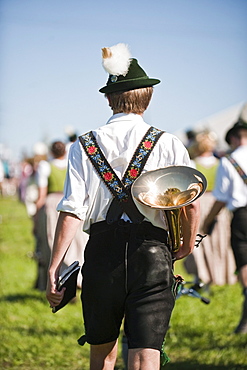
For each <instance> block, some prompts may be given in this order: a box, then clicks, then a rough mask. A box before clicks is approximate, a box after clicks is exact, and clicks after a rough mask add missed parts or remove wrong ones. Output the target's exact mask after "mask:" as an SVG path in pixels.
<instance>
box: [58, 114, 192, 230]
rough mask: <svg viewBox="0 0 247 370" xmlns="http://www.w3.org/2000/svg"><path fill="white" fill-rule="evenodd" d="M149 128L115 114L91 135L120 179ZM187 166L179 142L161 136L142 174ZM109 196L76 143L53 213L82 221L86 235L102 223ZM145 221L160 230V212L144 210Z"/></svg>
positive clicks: (137, 118)
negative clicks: (168, 167)
mask: <svg viewBox="0 0 247 370" xmlns="http://www.w3.org/2000/svg"><path fill="white" fill-rule="evenodd" d="M149 128H150V125H148V124H147V123H145V122H144V120H143V118H142V117H141V116H140V115H137V114H133V113H131V114H123V113H119V114H115V115H113V116H112V117H111V118H110V119H109V121H108V122H107V124H106V125H104V126H101V127H100V128H98V129H97V130H94V131H93V134H94V136H95V138H96V140H97V142H98V145H99V146H100V148H101V150H102V152H103V153H104V155H105V156H106V158H107V160H108V162H109V164H110V165H111V167H112V168H113V170H114V171H115V173H116V175H117V176H118V177H119V178H120V179H121V178H122V176H123V175H124V173H125V170H126V168H127V167H128V164H129V162H130V161H131V158H132V156H133V154H134V152H135V150H136V148H137V146H138V144H139V143H140V141H141V140H142V138H143V136H144V135H145V133H146V132H147V130H148V129H149ZM170 165H187V166H189V165H190V159H189V155H188V153H187V150H186V149H185V147H184V145H183V144H182V143H181V141H180V140H179V139H178V138H177V137H175V136H174V135H172V134H168V133H164V134H163V135H161V137H160V138H159V140H158V142H157V143H156V145H155V147H154V149H153V151H152V152H151V154H150V157H149V158H148V160H147V162H146V164H145V167H144V169H143V171H142V172H143V173H144V172H146V171H150V170H154V169H158V168H162V167H166V166H170ZM110 199H112V195H111V193H110V191H109V190H108V188H107V187H106V186H105V184H104V183H103V181H102V180H101V179H100V177H99V175H98V174H97V172H96V170H95V169H94V168H93V166H92V164H91V162H90V160H89V158H88V157H87V155H86V153H85V151H84V149H83V147H82V145H81V143H80V142H79V140H77V141H76V142H75V143H74V144H73V145H72V147H71V149H70V153H69V160H68V171H67V177H66V181H65V193H64V197H63V199H62V200H61V202H60V203H59V205H58V207H57V210H58V211H63V212H70V213H72V214H75V215H76V216H77V217H78V218H79V219H81V220H84V226H83V229H84V231H86V232H89V229H90V225H91V224H92V223H95V222H99V221H104V220H105V219H106V215H107V211H108V208H109V206H110V202H109V200H110ZM143 214H144V215H145V217H146V218H147V219H148V220H149V221H151V222H152V223H153V225H155V226H158V227H164V225H165V224H164V220H163V216H162V214H163V213H162V212H161V211H159V210H153V209H151V208H150V209H149V208H148V207H144V210H143Z"/></svg>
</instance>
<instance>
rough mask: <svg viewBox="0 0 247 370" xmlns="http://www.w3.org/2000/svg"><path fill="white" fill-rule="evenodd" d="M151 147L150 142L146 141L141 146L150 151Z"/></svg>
mask: <svg viewBox="0 0 247 370" xmlns="http://www.w3.org/2000/svg"><path fill="white" fill-rule="evenodd" d="M152 145H153V144H152V142H151V141H148V140H146V141H144V143H143V146H144V148H145V149H150V148H151V147H152Z"/></svg>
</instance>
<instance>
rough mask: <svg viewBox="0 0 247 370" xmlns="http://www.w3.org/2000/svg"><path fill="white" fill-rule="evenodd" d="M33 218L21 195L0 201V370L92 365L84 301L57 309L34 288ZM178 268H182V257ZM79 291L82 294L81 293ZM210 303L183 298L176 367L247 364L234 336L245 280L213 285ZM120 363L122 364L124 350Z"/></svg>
mask: <svg viewBox="0 0 247 370" xmlns="http://www.w3.org/2000/svg"><path fill="white" fill-rule="evenodd" d="M33 250H34V239H33V236H32V222H31V220H30V219H28V217H27V215H26V211H25V207H24V206H23V205H22V204H20V203H19V202H18V201H17V200H15V199H14V198H1V199H0V273H1V275H0V276H1V279H0V293H1V295H0V338H1V339H0V340H1V345H0V369H34V370H39V369H53V370H62V369H71V370H79V369H83V370H87V369H88V357H89V346H88V345H87V344H86V345H85V346H83V347H80V346H79V345H78V344H77V339H78V338H79V337H80V336H81V335H82V334H83V322H82V317H81V306H80V300H79V299H78V301H77V302H76V303H75V304H69V305H68V306H67V307H65V308H64V309H62V310H61V311H60V312H58V313H56V314H52V313H51V310H50V308H49V305H48V303H47V301H46V299H45V294H44V293H43V292H39V291H36V290H35V289H33V285H34V281H35V277H36V262H35V261H34V260H33V259H32V258H31V257H30V255H31V254H32V252H33ZM176 272H177V273H182V275H183V276H184V277H185V278H186V279H190V277H189V276H186V274H185V272H184V271H183V268H182V264H181V262H178V263H177V265H176ZM78 296H79V295H78ZM210 299H211V303H210V304H209V305H205V304H203V303H201V302H200V300H199V299H196V298H191V297H188V296H182V297H181V298H180V299H178V300H177V302H176V307H175V309H174V312H173V316H172V319H171V327H170V329H169V332H168V335H167V338H166V347H165V348H166V352H167V354H168V355H169V357H170V359H171V362H170V363H169V364H168V365H166V369H167V370H169V369H171V370H197V369H200V370H211V369H215V370H216V369H217V370H221V369H222V370H223V369H229V370H235V369H247V335H234V334H232V331H233V330H234V328H235V326H236V324H237V322H238V320H239V317H240V313H241V305H242V295H241V289H240V286H239V285H238V284H236V285H233V286H224V287H213V288H212V294H211V296H210ZM116 369H119V370H120V369H123V361H122V358H121V350H120V348H119V357H118V360H117V365H116Z"/></svg>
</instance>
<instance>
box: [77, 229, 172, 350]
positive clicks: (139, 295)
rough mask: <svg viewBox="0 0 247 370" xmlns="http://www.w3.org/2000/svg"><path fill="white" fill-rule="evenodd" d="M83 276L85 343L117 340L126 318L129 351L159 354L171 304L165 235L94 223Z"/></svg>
mask: <svg viewBox="0 0 247 370" xmlns="http://www.w3.org/2000/svg"><path fill="white" fill-rule="evenodd" d="M82 274H83V283H82V303H83V315H84V323H85V330H86V341H87V342H88V343H90V344H103V343H108V342H111V341H114V340H116V339H117V338H118V336H119V332H120V327H121V324H122V321H123V319H124V330H125V334H126V336H127V338H128V345H129V348H153V349H158V350H161V346H162V343H163V340H164V337H165V334H166V332H167V329H168V325H169V320H170V316H171V313H172V310H173V307H174V302H175V298H174V295H173V293H172V285H173V282H174V278H173V264H172V255H171V252H170V250H169V247H168V246H167V233H166V231H164V230H162V229H160V228H157V227H154V226H153V225H152V224H151V223H149V222H143V223H142V224H140V225H134V224H131V223H128V222H119V223H114V224H112V225H107V224H106V223H105V222H100V223H97V224H94V225H93V226H92V229H91V235H90V238H89V241H88V243H87V246H86V249H85V262H84V265H83V269H82Z"/></svg>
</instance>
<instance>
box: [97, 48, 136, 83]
mask: <svg viewBox="0 0 247 370" xmlns="http://www.w3.org/2000/svg"><path fill="white" fill-rule="evenodd" d="M102 58H103V59H102V64H103V67H104V69H105V70H106V72H108V73H109V74H110V75H115V76H120V75H122V76H126V74H127V73H128V70H129V66H130V63H131V59H130V58H131V55H130V51H129V48H128V45H126V44H122V43H120V44H117V45H114V46H111V47H109V48H103V49H102Z"/></svg>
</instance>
